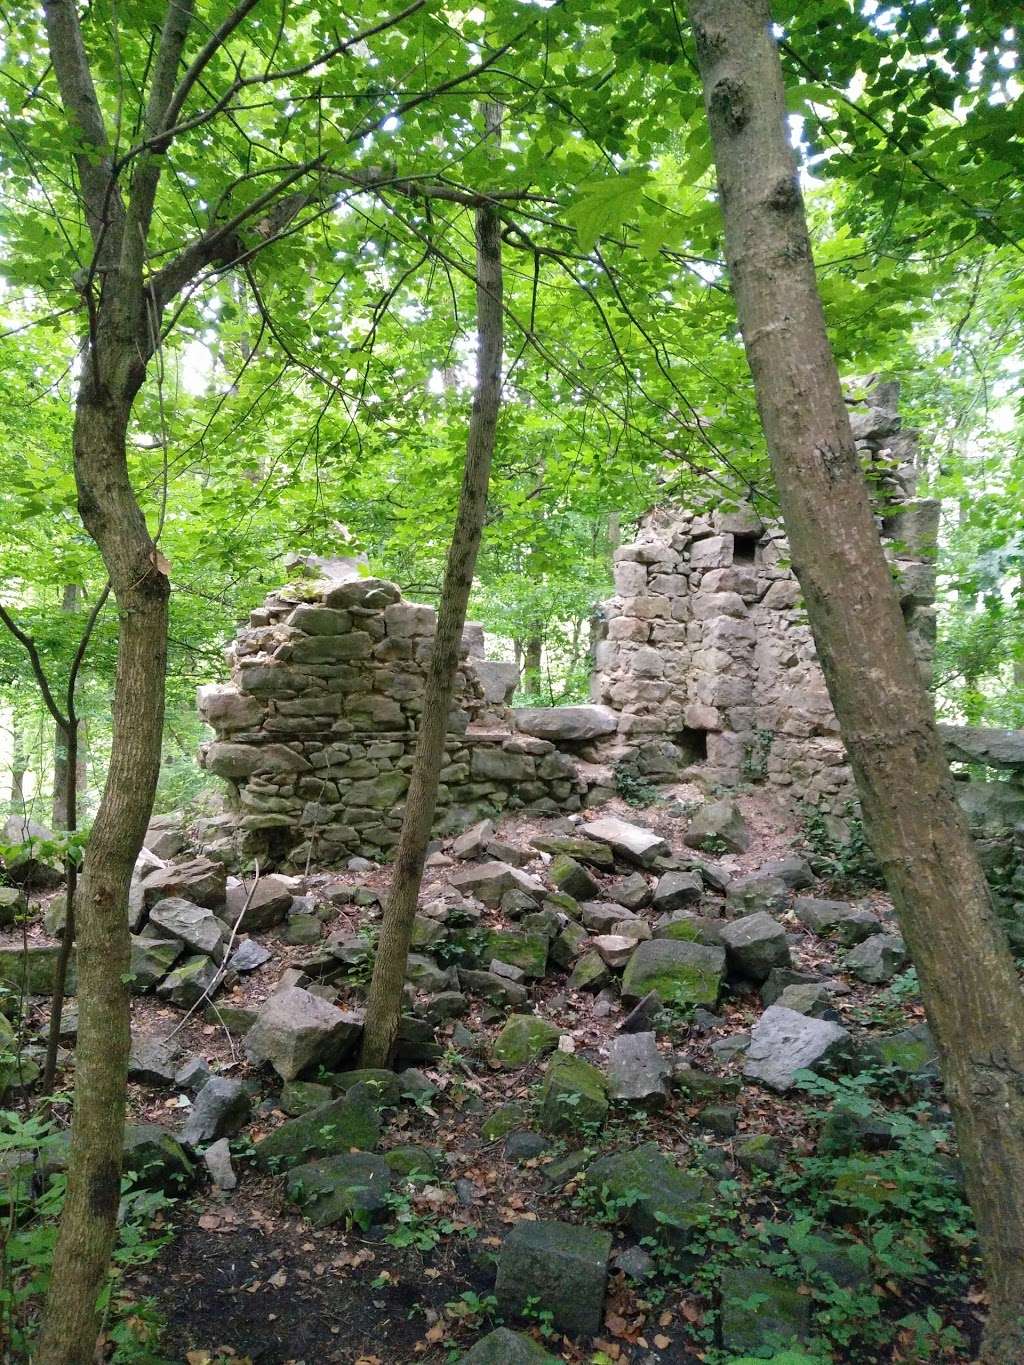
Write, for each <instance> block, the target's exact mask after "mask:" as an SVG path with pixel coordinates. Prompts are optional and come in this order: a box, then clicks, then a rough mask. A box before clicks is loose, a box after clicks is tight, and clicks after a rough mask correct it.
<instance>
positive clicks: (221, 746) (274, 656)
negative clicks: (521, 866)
mask: <svg viewBox="0 0 1024 1365" xmlns="http://www.w3.org/2000/svg"><path fill="white" fill-rule="evenodd" d="M306 565H307V567H306V573H307V575H308V576H307V577H306V578H305V579H304V580H303V579H302V578H301V577H300V579H299V580H298V581H297V582H296V583H295V584H292V585H290V586H289V587H285V588H281V589H279V590H278V591H276V592H273V593H271V594H270V596H269V597H267V599H266V601H265V602H264V603H263V605H262V607H260V608H259V609H258V610H257V611H254V612H253V613H252V614H251V617H250V621H249V625H248V626H247V627H246V628H243V629H242V630H240V631H239V633H238V636H237V638H236V639H235V640H234V642H233V643H232V645H231V646H230V648H229V650H228V658H229V661H230V664H231V670H232V678H231V681H230V682H229V683H225V684H212V685H209V686H206V687H201V688H200V689H199V699H198V700H199V712H200V715H201V716H202V718H203V720H205V721H206V723H207V724H208V725H210V726H211V727H212V728H213V730H214V731H215V734H216V738H215V739H214V740H213V741H212V742H211V743H208V744H205V745H203V746H202V748H201V750H200V762H201V763H202V765H203V766H204V767H205V768H206V769H207V770H208V771H209V772H211V773H213V774H215V775H216V776H218V777H221V778H223V779H224V780H225V781H226V782H227V783H228V787H229V793H230V803H231V805H232V807H233V808H234V811H235V812H236V819H235V823H236V827H237V829H238V831H239V834H240V852H242V853H243V854H246V855H249V856H257V857H259V858H260V859H261V862H262V864H263V865H264V866H275V865H289V864H290V865H292V866H297V867H302V866H304V865H305V864H306V861H307V859H310V860H312V861H313V862H317V861H322V862H326V863H332V862H338V861H340V860H343V859H345V858H347V857H350V856H352V855H353V854H362V855H364V856H369V857H376V858H380V857H381V856H382V855H384V854H385V853H386V851H387V850H388V849H389V848H391V847H393V845H394V844H396V843H397V842H398V832H399V829H400V827H401V818H402V804H403V801H404V797H405V792H406V789H407V788H408V785H409V769H410V768H411V766H412V759H413V745H414V741H415V733H416V725H417V722H418V719H419V715H420V712H421V710H422V706H423V689H424V681H425V677H426V669H427V665H428V662H429V659H430V650H431V644H432V640H433V636H434V629H435V626H436V613H435V612H434V610H433V608H432V607H428V606H421V605H418V604H415V603H412V602H406V601H404V600H403V599H402V597H401V594H400V592H399V589H398V588H397V587H396V586H395V584H393V583H387V582H384V581H382V580H380V579H377V578H370V577H365V576H363V575H362V574H361V573H360V571H359V566H358V565H356V564H355V562H354V561H343V560H339V561H321V560H309V561H306ZM482 644H483V637H482V632H481V631H480V628H479V627H473V626H470V627H468V628H467V633H466V635H465V636H464V638H463V651H462V654H463V657H462V662H461V665H460V668H459V672H458V675H457V678H456V690H455V699H454V705H453V707H452V710H451V713H450V715H449V721H448V732H449V743H448V748H447V752H446V755H445V766H444V769H443V771H442V773H441V790H440V793H439V801H438V805H439V819H438V828H439V829H440V830H443V831H447V830H455V829H459V828H462V827H464V826H465V825H466V824H469V823H471V822H472V821H473V820H474V819H476V818H479V816H480V815H481V814H487V815H493V814H496V813H499V812H501V811H502V810H505V809H513V808H521V807H523V806H527V807H529V808H531V809H533V810H536V811H538V812H544V813H549V814H551V813H563V812H566V811H574V810H579V809H580V807H581V805H582V802H583V798H584V796H585V795H586V792H587V787H588V784H587V782H586V780H585V779H584V778H582V777H581V776H580V774H579V772H578V771H577V766H576V763H575V761H574V760H573V758H572V756H571V755H570V754H566V753H562V752H559V751H558V750H556V747H555V745H554V744H553V743H550V742H548V741H546V740H543V739H539V738H536V737H532V736H529V735H525V734H518V733H514V732H513V731H512V729H511V722H510V716H509V711H508V708H507V705H506V704H505V701H506V699H507V697H508V696H509V695H510V694H511V690H512V687H514V684H515V681H517V679H518V672H517V670H516V669H515V667H514V666H513V665H509V664H500V663H497V664H493V663H488V662H487V661H485V660H483V659H482V658H480V657H478V653H479V651H481V650H482ZM474 652H476V654H475V653H474Z"/></svg>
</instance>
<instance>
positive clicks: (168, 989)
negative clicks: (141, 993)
mask: <svg viewBox="0 0 1024 1365" xmlns="http://www.w3.org/2000/svg"><path fill="white" fill-rule="evenodd" d="M219 970H220V969H219V968H218V966H217V964H216V963H215V962H214V961H213V959H212V958H209V957H206V956H204V955H203V954H201V953H196V954H195V955H194V956H192V957H186V958H185V960H184V961H179V962H178V965H177V966H176V967H174V968H173V970H171V971H170V972H168V973H167V975H166V976H165V977H164V979H163V980H162V981H161V982H160V984H159V985H158V986H157V988H156V993H157V995H159V996H160V998H161V999H162V1000H169V1001H170V1002H171V1004H172V1005H180V1006H181V1008H182V1009H191V1008H192V1006H193V1005H198V1004H199V1002H200V1000H202V999H203V998H204V997H205V996H207V995H208V994H209V993H211V992H212V990H213V986H214V982H215V981H216V980H217V978H218V975H219Z"/></svg>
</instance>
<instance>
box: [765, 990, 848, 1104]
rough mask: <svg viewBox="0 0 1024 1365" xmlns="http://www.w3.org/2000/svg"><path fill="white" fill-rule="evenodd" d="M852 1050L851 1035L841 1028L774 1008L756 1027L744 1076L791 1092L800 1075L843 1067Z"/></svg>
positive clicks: (823, 1020) (790, 1011)
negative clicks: (800, 1072)
mask: <svg viewBox="0 0 1024 1365" xmlns="http://www.w3.org/2000/svg"><path fill="white" fill-rule="evenodd" d="M851 1050H852V1040H851V1037H850V1034H849V1033H848V1032H847V1030H846V1029H844V1028H842V1027H841V1026H840V1025H839V1024H833V1023H830V1022H829V1021H828V1020H827V1019H810V1018H808V1017H807V1015H804V1014H797V1013H796V1011H795V1010H788V1009H785V1008H784V1007H783V1006H781V1005H771V1006H769V1008H768V1009H766V1010H765V1012H764V1014H762V1015H761V1018H760V1019H759V1020H758V1021H757V1023H756V1024H755V1025H754V1028H753V1032H752V1033H751V1038H750V1049H749V1051H748V1052H747V1056H746V1060H745V1062H744V1065H743V1074H744V1076H746V1077H747V1078H748V1080H753V1081H761V1082H762V1083H763V1084H764V1085H767V1086H769V1087H770V1089H772V1090H779V1091H785V1090H790V1089H792V1087H793V1084H794V1079H795V1076H796V1073H797V1072H798V1071H803V1070H807V1071H820V1070H823V1069H825V1070H827V1069H830V1068H835V1067H841V1066H842V1065H844V1064H845V1063H846V1062H847V1061H848V1059H849V1057H850V1054H851Z"/></svg>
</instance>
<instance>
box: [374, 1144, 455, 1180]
mask: <svg viewBox="0 0 1024 1365" xmlns="http://www.w3.org/2000/svg"><path fill="white" fill-rule="evenodd" d="M383 1156H384V1160H385V1161H386V1162H387V1163H388V1165H389V1166H390V1167H391V1170H392V1171H393V1172H394V1173H395V1175H396V1176H399V1177H400V1178H401V1179H403V1180H406V1179H408V1178H409V1176H412V1175H417V1176H424V1177H426V1176H433V1175H436V1174H437V1172H438V1170H440V1167H441V1153H440V1152H438V1151H436V1150H434V1149H433V1148H431V1147H416V1146H413V1145H412V1144H411V1143H407V1144H406V1145H405V1146H402V1147H392V1148H391V1151H390V1152H384V1153H383Z"/></svg>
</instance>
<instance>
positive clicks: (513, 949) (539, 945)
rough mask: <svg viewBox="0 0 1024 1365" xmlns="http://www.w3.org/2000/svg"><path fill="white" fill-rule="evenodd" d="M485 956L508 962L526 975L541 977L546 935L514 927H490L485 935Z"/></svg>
mask: <svg viewBox="0 0 1024 1365" xmlns="http://www.w3.org/2000/svg"><path fill="white" fill-rule="evenodd" d="M486 956H487V959H488V960H490V959H492V958H497V959H498V960H499V962H507V963H510V964H511V965H512V966H514V967H518V968H519V969H520V970H521V971H523V972H525V973H526V975H527V976H531V977H541V976H543V975H544V973H545V971H546V970H547V962H548V937H547V935H546V934H541V933H536V932H534V933H518V932H517V931H516V930H514V929H492V930H491V931H490V932H489V933H488V935H487V941H486Z"/></svg>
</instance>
